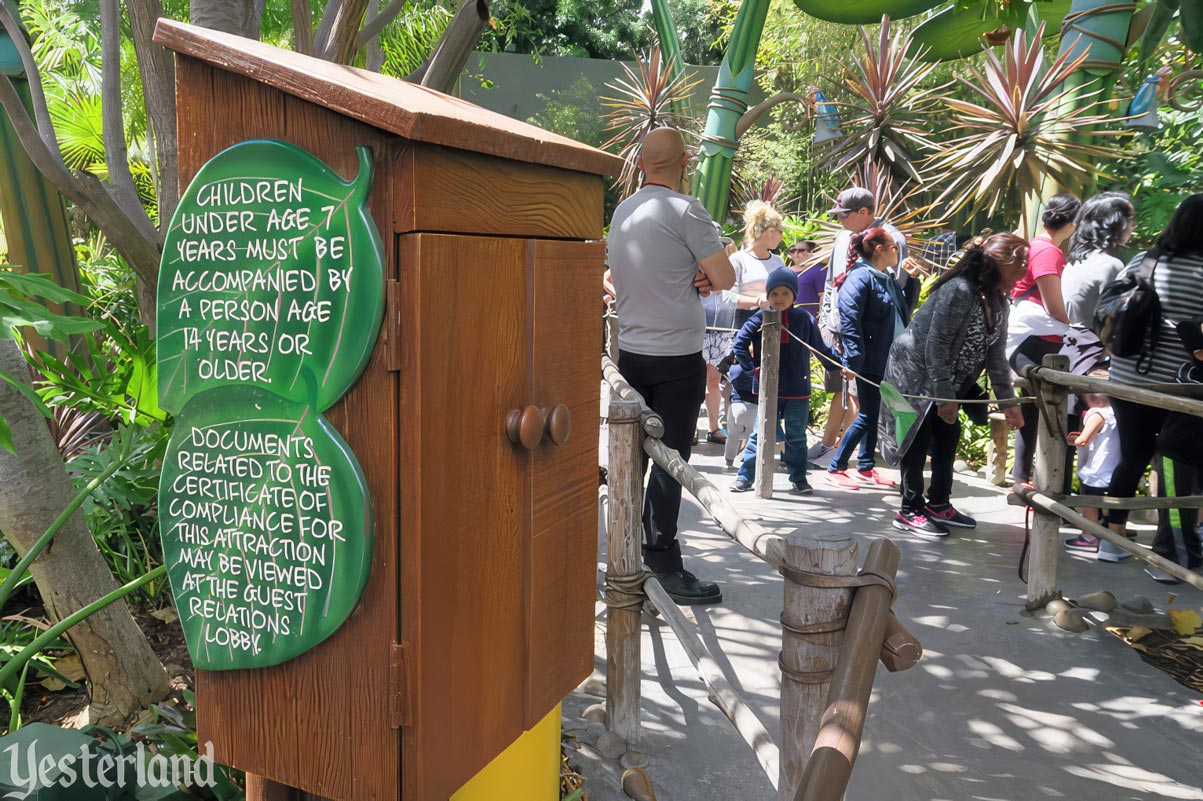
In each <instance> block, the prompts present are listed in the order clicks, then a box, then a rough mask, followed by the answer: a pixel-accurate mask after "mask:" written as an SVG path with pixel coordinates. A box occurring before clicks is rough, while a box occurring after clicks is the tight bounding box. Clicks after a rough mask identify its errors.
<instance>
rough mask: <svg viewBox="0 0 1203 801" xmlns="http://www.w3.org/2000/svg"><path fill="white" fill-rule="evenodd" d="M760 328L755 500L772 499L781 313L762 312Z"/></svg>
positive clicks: (773, 311) (768, 310)
mask: <svg viewBox="0 0 1203 801" xmlns="http://www.w3.org/2000/svg"><path fill="white" fill-rule="evenodd" d="M762 314H763V317H762V318H761V319H762V323H761V326H760V414H759V415H757V417H756V497H757V498H772V497H773V474H774V472H775V470H774V465H776V463H777V375H778V373H779V372H780V368H781V312H779V311H776V310H774V309H765V310H764V311H763V312H762Z"/></svg>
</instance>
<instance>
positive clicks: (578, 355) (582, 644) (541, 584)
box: [525, 240, 605, 729]
mask: <svg viewBox="0 0 1203 801" xmlns="http://www.w3.org/2000/svg"><path fill="white" fill-rule="evenodd" d="M528 247H529V254H530V264H531V270H530V277H529V279H528V280H529V281H530V282H531V286H532V289H533V291H532V298H533V310H532V315H531V325H530V343H531V344H530V354H531V371H530V398H531V403H533V404H534V405H536V406H539V407H540V408H544V409H548V410H549V411H550V410H551V409H552V408H554V407H555V406H556V405H558V404H564V405H566V406H567V407H568V409H569V412H570V414H571V420H572V433H571V435H570V436H569V438H568V440H567V442H565V443H564V444H563V445H555V444H554V443H552V442H551V441H550V439H549V437H548V436H546V435H545V436H544V439H543V442H542V444H541V445H540V446H539V447H538V448H537V449H536V450H535V452H534V454H533V455H534V458H533V459H532V460H531V476H530V488H531V489H530V505H531V531H530V539H529V542H528V547H529V553H530V556H529V559H528V564H529V569H530V573H529V592H528V595H527V603H528V606H527V631H528V635H527V639H528V648H527V653H526V678H527V689H526V719H525V723H526V728H528V729H529V728H530V727H531V726H533V725H534V724H536V723H538V722H539V721H540V720H542V719H543V717H544V716H545V715H546V714H547V713H548V712H549V711H551V709H552V708H553V707H554V706H555V705H556V704H558V703H559V702H560V701H562V700H563V699H564V696H566V695H568V693H569V692H571V691H572V689H573V688H574V687H576V686H577V685H578V684H580V683H581V682H582V681H584V680H585V678H586V677H587V676H588V675H589V674H590V672H592V670H593V618H594V602H595V599H596V597H597V589H596V588H597V464H598V462H597V439H598V425H599V422H600V420H599V415H600V406H599V404H600V402H601V399H600V364H601V349H602V316H601V311H602V309H601V303H602V301H601V277H602V271H603V269H604V268H603V261H604V258H605V246H604V245H602V244H601V243H585V242H561V241H552V240H532V241H530V243H529V245H528Z"/></svg>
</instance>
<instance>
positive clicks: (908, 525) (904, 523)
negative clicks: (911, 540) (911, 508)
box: [894, 512, 948, 540]
mask: <svg viewBox="0 0 1203 801" xmlns="http://www.w3.org/2000/svg"><path fill="white" fill-rule="evenodd" d="M894 528H896V529H898V530H899V531H909V532H910V533H912V534H914V535H915V536H916V537H925V538H927V539H930V540H938V539H940V538H941V537H947V536H948V529H946V528H944V526H942V525H940V524H939V523H935V522H933V521H931V520H928V519H927V515H925V514H922V513H921V512H899V513H897V514H896V515H894Z"/></svg>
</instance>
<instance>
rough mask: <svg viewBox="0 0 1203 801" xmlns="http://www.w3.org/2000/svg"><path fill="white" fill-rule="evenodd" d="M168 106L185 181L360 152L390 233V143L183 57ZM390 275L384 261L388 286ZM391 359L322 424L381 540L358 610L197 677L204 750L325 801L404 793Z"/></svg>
mask: <svg viewBox="0 0 1203 801" xmlns="http://www.w3.org/2000/svg"><path fill="white" fill-rule="evenodd" d="M177 104H178V108H179V119H178V124H179V134H180V143H181V147H180V172H181V176H180V180H181V184H182V185H186V184H187V182H188V181H189V180H191V178H192V176H193V175H195V173H196V172H197V170H199V169H200V167H201V166H202V165H203V164H204V163H205V161H207V160H208V159H209V158H210V157H212V156H213V155H215V154H217V153H218V152H220V151H221V150H223V149H224V148H226V147H229V146H230V145H233V144H235V143H237V142H240V141H243V140H246V139H253V138H257V137H271V138H281V139H286V140H289V141H292V142H294V143H295V144H297V145H299V146H300V147H303V148H305V149H307V150H309V151H311V152H312V153H314V155H316V156H317V157H318V158H320V159H322V160H323V161H325V162H326V163H327V164H329V165H330V166H331V167H332V168H333V169H335V170H336V171H338V172H339V173H340V174H342V175H343V176H344V177H349V176H351V175H354V174H355V171H356V170H357V169H358V167H357V160H356V156H355V151H354V147H355V145H361V144H367V145H371V146H373V147H374V148H375V150H376V161H377V165H378V167H379V168H380V170H381V173H380V174H381V179H379V180H378V182H377V184H376V186H375V187H374V188H373V191H372V193H371V195H370V207H371V210H372V214H373V216H374V217H375V218H376V220H377V225H380V226H381V227H382V229H383V230H385V231H387V230H388V229H389V223H391V219H392V216H391V194H392V192H391V187H392V182H391V181H389V180H388V174H387V160H388V155H389V148H390V147H393V146H392V145H390V143H389V140H388V139H387V138H386V137H384V136H383V135H382V134H381V133H380V132H379V131H376V130H375V129H372V128H370V127H368V126H365V125H362V124H358V123H355V122H353V121H349V120H346V119H345V118H342V117H340V116H339V115H337V114H334V113H332V112H330V111H327V110H324V109H321V108H318V107H316V106H313V105H311V104H309V103H305V102H302V101H299V100H297V99H295V98H292V97H289V96H288V95H285V94H283V93H281V92H279V91H277V90H275V89H272V88H270V87H266V86H263V85H261V84H259V83H257V82H255V81H251V80H248V79H246V78H243V77H241V76H237V75H233V74H230V73H226V72H222V71H220V70H215V69H213V68H212V67H209V66H207V65H205V64H203V63H201V62H198V61H195V60H193V59H189V58H180V59H178V63H177ZM382 223H383V224H382ZM395 274H396V264H395V262H394V261H393V259H391V258H390V259H388V261H387V264H386V277H387V276H393V275H395ZM382 291H383V287H382ZM386 356H387V349H386V348H382V347H377V349H376V351H375V353H374V354H373V357H372V360H371V362H370V363H369V365H368V367H367V369H366V371H365V372H364V374H363V376H362V377H361V378H360V380H359V382H358V383H357V384H356V386H355V387H354V388H353V389H352V390H351V391H350V392H349V393H348V394H347V396H346V397H345V398H344V399H343V400H342V401H340V403H338V404H337V405H336V406H335V407H333V408H332V409H330V410H329V411H328V412H327V415H326V416H327V418H328V419H329V420H330V421H331V422H332V424H333V425H334V426H335V427H336V428H337V429H338V430H339V432H340V433H341V434H342V435H343V437H344V438H345V439H346V440H347V442H348V443H349V444H350V446H351V448H352V449H353V451H354V452H355V454H356V457H357V458H358V460H359V462H360V464H361V465H362V467H363V470H364V474H365V475H366V477H367V480H368V486H369V490H370V492H371V496H372V505H373V513H374V517H375V524H376V541H375V550H374V553H373V563H372V575H371V578H370V579H369V582H368V586H367V589H366V590H365V592H364V596H363V600H362V601H361V603H360V606H359V607H358V608H357V609H356V611H355V612H354V613H353V614H352V616H351V617H350V619H349V620H348V621H347V622H346V624H344V625H343V626H342V627H341V628H340V629H339V631H338V632H336V633H335V634H334V635H333V636H332V637H331V638H330V639H329V640H327V641H326V642H324V643H322V644H321V645H320V646H318V647H317V648H315V649H314V650H312V651H309V652H308V653H306V654H304V655H302V656H300V657H298V658H297V659H294V660H292V661H290V662H287V663H285V664H283V665H280V666H278V667H274V668H268V669H263V670H254V671H228V672H199V673H198V676H197V693H198V698H199V703H198V707H199V709H198V713H199V715H198V716H199V725H200V736H201V738H202V740H212V741H213V743H214V748H215V753H216V757H217V759H218V760H219V761H221V762H223V763H226V764H230V765H234V766H235V767H238V768H241V769H243V770H246V771H247V772H249V773H252V774H256V775H258V776H260V777H263V778H265V779H270V780H272V781H275V782H279V783H281V784H284V785H287V786H289V787H295V788H299V789H301V790H305V791H307V792H310V793H314V794H317V795H319V796H323V797H326V798H330V799H333V800H334V801H375V800H376V799H380V800H382V801H383V799H390V800H392V799H396V798H397V797H398V793H397V788H398V786H399V784H400V776H399V771H400V765H399V759H398V755H397V752H398V750H399V747H400V744H399V734H398V733H397V732H396V731H395V730H393V729H391V728H389V726H388V718H387V713H388V710H387V705H386V704H383V703H378V702H377V701H375V700H373V699H372V697H371V695H372V691H371V690H370V688H372V687H379V688H381V689H380V691H379V694H380V696H381V697H382V696H383V694H384V692H385V690H386V688H387V687H388V666H389V648H390V646H391V644H392V642H393V641H395V640H396V638H397V636H398V631H397V625H398V608H397V607H398V591H397V590H398V588H397V586H396V582H395V580H394V578H393V576H394V571H395V569H396V563H397V496H396V489H395V488H396V485H397V480H398V479H397V462H398V456H397V443H398V435H397V432H398V422H397V415H396V409H397V407H398V386H397V384H398V378H397V374H396V373H390V372H389V371H388V370H387V366H388V365H387V364H386V361H387V359H386Z"/></svg>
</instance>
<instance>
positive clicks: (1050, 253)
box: [1010, 194, 1082, 484]
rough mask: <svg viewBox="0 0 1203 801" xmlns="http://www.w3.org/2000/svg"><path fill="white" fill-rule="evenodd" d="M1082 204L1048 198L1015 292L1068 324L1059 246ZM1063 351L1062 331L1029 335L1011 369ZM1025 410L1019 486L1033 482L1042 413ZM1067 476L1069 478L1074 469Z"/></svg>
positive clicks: (1018, 446)
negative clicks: (1037, 429)
mask: <svg viewBox="0 0 1203 801" xmlns="http://www.w3.org/2000/svg"><path fill="white" fill-rule="evenodd" d="M1081 206H1082V201H1080V200H1078V199H1077V198H1076V197H1074V196H1073V195H1070V194H1062V195H1053V196H1052V197H1051V198H1049V201H1048V203H1046V204H1045V206H1044V212H1043V213H1042V214H1041V215H1040V221H1041V222H1042V223H1043V224H1044V233H1042V234H1038V235H1037V236H1035V237H1033V238H1032V242H1031V246H1030V249H1029V250H1028V269H1027V272H1026V273H1025V274H1024V276H1023V278H1021V279H1020V280H1019V282H1018V283H1017V284H1015V288H1014V289H1012V290H1011V302H1012V303H1013V304H1016V305H1018V304H1021V303H1024V302H1028V301H1030V302H1033V303H1037V304H1039V305H1040V306H1042V307H1044V312H1045V314H1046V315H1047V316H1048V317H1050V318H1052V319H1053V320H1056V321H1058V322H1061V323H1065V324H1067V325H1068V324H1069V315H1067V314H1066V313H1065V298H1064V297H1063V296H1062V294H1061V273H1062V272H1063V271H1064V270H1065V253H1064V252H1062V250H1061V247H1062V245H1064V244H1065V242H1066V241H1067V240H1068V239H1069V237H1070V235H1071V234H1073V232H1074V218H1075V217H1076V216H1077V214H1078V209H1079V208H1081ZM1060 349H1061V336H1060V335H1056V334H1054V335H1046V336H1029V337H1027V338H1026V339H1024V340H1023V341H1022V342H1021V343H1020V344H1019V346H1018V347H1016V348H1015V349H1014V351H1013V352H1012V353H1011V356H1010V362H1011V368H1012V369H1013V370H1015V372H1016V373H1018V374H1020V375H1022V374H1023V370H1024V368H1025V367H1026V366H1027V365H1029V364H1040V362H1041V360H1043V359H1044V357H1045V356H1046V355H1048V354H1050V353H1056V352H1058V351H1059V350H1060ZM1021 408H1022V409H1023V428H1020V429H1019V430H1017V431H1016V432H1015V466H1014V467H1013V468H1012V469H1011V479H1012V480H1013V481H1014V482H1015V483H1016V484H1026V483H1029V482H1030V481H1031V478H1032V458H1033V457H1034V456H1035V452H1036V451H1035V448H1036V428H1037V425H1036V424H1037V420H1038V415H1039V412H1038V411H1037V409H1036V405H1035V404H1033V403H1026V404H1024V405H1023V406H1022V407H1021ZM1066 475H1067V476H1071V475H1072V471H1069V472H1067V473H1066Z"/></svg>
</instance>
